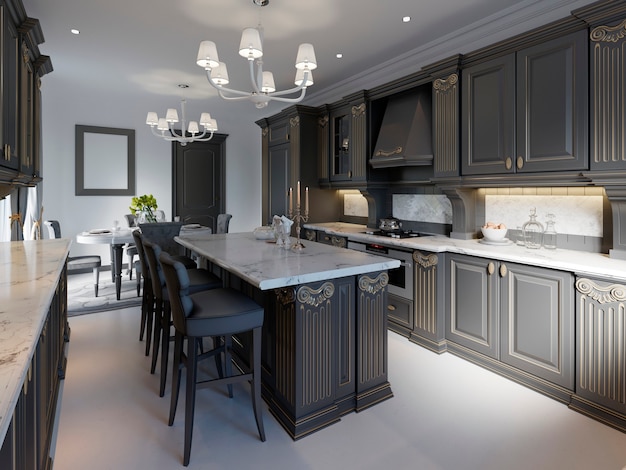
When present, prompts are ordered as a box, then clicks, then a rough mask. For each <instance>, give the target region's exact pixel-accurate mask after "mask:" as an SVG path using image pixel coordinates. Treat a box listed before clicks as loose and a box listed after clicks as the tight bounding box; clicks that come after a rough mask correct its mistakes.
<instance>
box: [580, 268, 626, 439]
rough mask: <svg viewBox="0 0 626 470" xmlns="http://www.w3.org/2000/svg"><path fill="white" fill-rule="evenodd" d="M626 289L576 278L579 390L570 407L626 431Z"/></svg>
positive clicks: (606, 281)
mask: <svg viewBox="0 0 626 470" xmlns="http://www.w3.org/2000/svg"><path fill="white" fill-rule="evenodd" d="M625 312H626V285H625V284H624V283H623V282H617V281H612V280H610V279H602V278H589V277H584V276H581V277H577V278H576V337H577V338H578V341H577V343H576V364H577V374H576V390H575V394H574V396H573V397H572V402H571V404H570V407H571V408H573V409H576V410H577V411H580V412H582V413H584V414H589V415H591V416H594V417H600V419H601V420H602V421H604V422H605V423H607V424H610V425H611V426H615V427H617V428H618V429H620V430H622V431H626V424H625V423H626V383H625V381H624V373H625V371H626V348H625V347H624V346H625V345H626V330H625V325H626V315H625Z"/></svg>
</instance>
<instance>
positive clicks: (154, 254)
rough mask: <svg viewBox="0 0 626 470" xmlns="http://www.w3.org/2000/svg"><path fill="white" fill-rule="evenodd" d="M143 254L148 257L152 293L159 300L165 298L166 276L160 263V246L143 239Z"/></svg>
mask: <svg viewBox="0 0 626 470" xmlns="http://www.w3.org/2000/svg"><path fill="white" fill-rule="evenodd" d="M143 252H144V254H145V255H146V261H147V262H148V269H149V270H150V281H151V282H152V293H153V294H154V295H155V296H156V297H157V298H159V299H162V298H163V294H164V293H165V292H164V289H165V276H164V275H163V270H162V269H161V263H159V258H158V257H159V254H161V252H162V250H161V247H160V246H159V245H157V244H156V243H152V242H151V241H150V240H148V239H147V238H146V237H143Z"/></svg>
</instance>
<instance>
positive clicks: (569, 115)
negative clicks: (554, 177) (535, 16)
mask: <svg viewBox="0 0 626 470" xmlns="http://www.w3.org/2000/svg"><path fill="white" fill-rule="evenodd" d="M586 71H587V41H586V34H585V32H584V31H580V32H577V33H574V34H570V35H568V36H565V37H563V38H559V39H556V40H553V41H549V42H547V43H545V44H540V45H537V46H534V47H530V48H528V49H524V50H522V51H520V52H518V54H517V87H518V90H517V155H518V157H521V160H520V159H519V158H518V161H517V171H520V172H526V171H540V170H547V171H554V170H571V169H585V168H586V167H587V162H588V151H587V138H586V135H587V119H588V118H587V102H588V99H587V93H588V85H587V82H588V79H587V73H586ZM520 162H521V163H520Z"/></svg>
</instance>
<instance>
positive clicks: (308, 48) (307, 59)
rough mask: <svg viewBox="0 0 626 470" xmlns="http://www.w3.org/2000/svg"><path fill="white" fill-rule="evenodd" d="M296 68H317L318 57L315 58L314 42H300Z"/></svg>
mask: <svg viewBox="0 0 626 470" xmlns="http://www.w3.org/2000/svg"><path fill="white" fill-rule="evenodd" d="M296 68H297V69H309V70H314V69H316V68H317V59H316V58H315V49H313V44H309V43H303V44H300V47H298V55H297V56H296Z"/></svg>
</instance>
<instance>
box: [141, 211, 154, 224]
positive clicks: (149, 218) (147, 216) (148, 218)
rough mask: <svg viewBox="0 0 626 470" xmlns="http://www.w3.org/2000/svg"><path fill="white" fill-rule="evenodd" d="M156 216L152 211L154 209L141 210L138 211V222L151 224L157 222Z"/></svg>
mask: <svg viewBox="0 0 626 470" xmlns="http://www.w3.org/2000/svg"><path fill="white" fill-rule="evenodd" d="M156 221H157V220H156V217H155V216H154V214H153V213H152V211H139V212H137V223H138V224H150V223H155V222H156Z"/></svg>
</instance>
